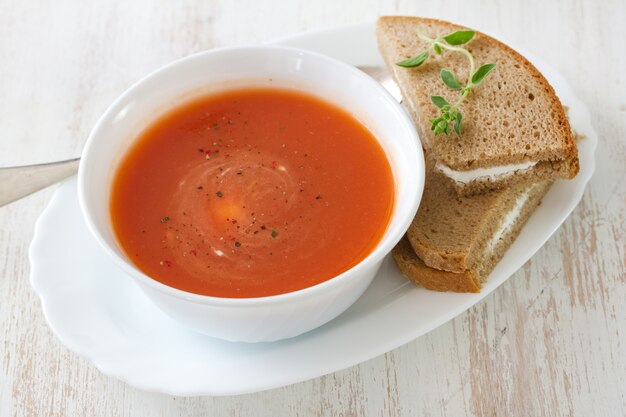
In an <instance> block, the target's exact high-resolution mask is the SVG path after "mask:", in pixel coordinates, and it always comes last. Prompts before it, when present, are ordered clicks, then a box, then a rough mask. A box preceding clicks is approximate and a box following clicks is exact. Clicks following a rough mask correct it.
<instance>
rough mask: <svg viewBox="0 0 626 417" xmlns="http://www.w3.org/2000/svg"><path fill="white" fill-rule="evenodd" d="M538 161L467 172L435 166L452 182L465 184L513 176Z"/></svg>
mask: <svg viewBox="0 0 626 417" xmlns="http://www.w3.org/2000/svg"><path fill="white" fill-rule="evenodd" d="M538 163H539V161H529V162H522V163H521V164H511V165H500V166H495V167H491V168H476V169H472V170H469V171H456V170H454V169H451V168H450V167H447V166H445V165H443V164H441V163H439V162H437V164H436V165H435V168H437V169H438V170H439V171H441V172H443V173H444V174H445V175H447V176H448V177H450V178H452V179H453V180H454V181H457V182H462V183H464V184H467V183H468V182H471V181H474V180H477V179H486V178H489V179H490V180H496V179H500V178H503V177H507V176H509V175H513V174H515V172H517V171H525V170H527V169H530V168H532V167H534V166H535V165H537V164H538Z"/></svg>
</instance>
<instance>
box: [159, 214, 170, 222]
mask: <svg viewBox="0 0 626 417" xmlns="http://www.w3.org/2000/svg"><path fill="white" fill-rule="evenodd" d="M169 221H170V218H169V217H168V216H165V217H163V218H161V223H165V222H169Z"/></svg>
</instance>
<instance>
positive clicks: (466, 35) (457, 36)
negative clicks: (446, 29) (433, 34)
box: [443, 30, 476, 45]
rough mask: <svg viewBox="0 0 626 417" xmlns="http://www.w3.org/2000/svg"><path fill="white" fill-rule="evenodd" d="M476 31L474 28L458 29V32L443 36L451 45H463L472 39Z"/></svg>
mask: <svg viewBox="0 0 626 417" xmlns="http://www.w3.org/2000/svg"><path fill="white" fill-rule="evenodd" d="M475 34H476V32H474V31H473V30H457V31H456V32H452V33H450V34H448V35H446V36H444V37H443V38H444V39H445V40H446V42H448V43H449V44H450V45H463V44H464V43H467V42H469V41H471V40H472V38H473V37H474V35H475Z"/></svg>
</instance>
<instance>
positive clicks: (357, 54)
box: [30, 23, 597, 395]
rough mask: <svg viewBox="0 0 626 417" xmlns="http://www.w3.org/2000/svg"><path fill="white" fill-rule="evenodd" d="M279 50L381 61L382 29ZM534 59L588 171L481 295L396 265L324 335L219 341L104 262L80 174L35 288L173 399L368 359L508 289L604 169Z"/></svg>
mask: <svg viewBox="0 0 626 417" xmlns="http://www.w3.org/2000/svg"><path fill="white" fill-rule="evenodd" d="M278 43H281V44H284V45H292V46H297V47H302V48H308V49H313V50H316V51H319V52H322V53H325V54H328V55H331V56H334V57H336V58H339V59H342V60H344V61H346V62H348V63H351V64H354V65H383V63H382V60H381V58H380V57H379V55H378V53H377V51H376V44H375V38H374V25H373V23H367V24H361V25H353V26H344V27H340V28H336V29H330V30H324V31H318V32H313V33H307V34H302V35H298V36H294V37H291V38H287V39H283V40H281V41H279V42H278ZM355 45H358V47H355ZM526 56H527V57H529V58H530V59H531V61H533V62H534V63H535V65H537V67H538V68H539V70H540V71H542V72H543V73H544V74H545V75H546V77H547V78H548V80H549V81H550V82H551V83H552V85H553V86H554V88H555V90H556V91H557V93H558V95H559V97H560V98H561V100H562V101H563V103H564V104H565V105H567V106H569V108H570V110H569V115H570V118H571V120H572V125H573V127H574V128H575V129H576V130H577V131H578V132H581V133H583V134H585V135H586V136H587V138H586V139H585V140H583V141H582V142H580V143H579V152H580V173H579V175H578V176H577V177H576V179H574V180H573V181H562V182H558V183H556V184H555V185H554V186H553V187H552V189H551V190H550V192H549V193H548V195H547V196H546V197H545V199H544V201H543V204H542V205H541V206H540V207H539V208H538V209H537V211H536V212H535V213H534V214H533V216H532V217H531V218H530V220H529V221H528V223H527V225H526V226H525V227H524V229H523V230H522V232H521V234H520V236H519V237H518V239H517V240H516V241H515V242H514V243H513V245H512V246H511V248H510V249H509V250H508V251H507V252H506V254H505V255H504V258H503V259H502V261H500V263H499V264H498V265H497V266H496V268H495V269H494V271H493V272H492V274H491V276H490V277H489V280H488V281H487V283H486V285H485V287H484V288H483V290H482V292H481V293H480V294H454V293H436V292H430V291H426V290H424V289H421V288H417V287H415V286H413V285H412V284H410V283H409V282H408V281H407V280H406V279H404V278H403V277H402V276H400V274H399V273H398V270H397V269H396V267H395V265H394V264H393V262H392V261H391V260H390V259H389V258H387V260H386V261H385V263H384V264H383V267H382V268H381V271H380V273H379V274H378V276H377V277H376V279H375V280H374V283H373V284H372V285H371V287H370V288H369V289H368V290H367V292H366V293H365V295H364V296H363V297H362V298H361V299H360V300H359V301H358V302H357V303H355V304H354V305H353V306H352V307H351V308H350V309H349V310H348V311H347V312H346V313H344V314H343V315H341V316H340V317H339V318H337V319H335V320H333V321H332V322H330V323H328V324H326V325H325V326H323V327H321V328H319V329H317V330H314V331H312V332H309V333H307V334H304V335H302V336H299V337H297V338H294V339H290V340H286V341H281V342H276V343H261V344H238V343H229V342H224V341H220V340H216V339H212V338H209V337H206V336H202V335H199V334H195V333H192V332H189V331H186V330H184V329H182V328H180V327H179V326H178V325H177V324H176V323H175V322H173V321H172V320H171V319H169V318H168V317H166V316H165V315H164V314H163V313H161V312H160V311H159V310H157V309H156V307H154V306H153V305H152V304H151V303H150V302H149V301H148V300H147V299H146V297H145V296H144V295H143V294H142V293H141V292H140V290H139V289H138V288H137V287H135V284H134V283H133V281H132V280H131V279H130V278H127V277H125V276H124V275H123V274H122V273H121V271H119V270H118V269H117V268H116V267H115V266H114V265H113V263H112V262H111V261H110V260H109V259H108V258H107V257H106V255H105V254H104V253H103V252H102V250H101V249H100V247H99V246H98V245H97V243H96V242H95V241H94V239H93V238H92V237H91V236H90V235H89V233H88V231H87V229H86V226H85V225H84V224H83V221H82V219H81V214H80V210H79V207H78V200H77V195H76V179H75V178H73V179H70V180H68V181H66V182H65V183H63V184H62V185H61V186H60V187H59V189H58V190H57V192H56V194H55V195H54V197H53V199H52V201H51V203H50V205H49V206H48V208H47V209H46V210H45V211H44V213H43V214H42V215H41V218H40V219H39V221H38V222H37V226H36V230H35V237H34V239H33V243H32V245H31V248H30V259H31V265H32V269H31V283H32V285H33V287H34V288H35V291H36V292H37V293H38V294H39V296H40V297H41V301H42V304H43V310H44V314H45V316H46V319H47V321H48V323H49V324H50V327H51V328H52V331H53V332H54V333H55V334H56V335H57V336H58V337H59V339H60V340H61V341H62V342H63V343H64V344H65V345H66V346H67V347H68V348H69V349H71V350H72V351H74V352H76V353H78V354H80V355H82V356H84V357H86V358H88V359H90V360H92V361H93V362H94V363H95V365H96V366H97V367H98V368H99V369H100V370H101V371H102V372H103V373H105V374H107V375H110V376H112V377H115V378H118V379H121V380H123V381H126V382H127V383H129V384H131V385H133V386H135V387H138V388H142V389H145V390H149V391H160V392H165V393H169V394H175V395H228V394H241V393H248V392H254V391H261V390H265V389H269V388H274V387H279V386H282V385H287V384H292V383H295V382H299V381H303V380H306V379H310V378H314V377H317V376H321V375H324V374H328V373H330V372H334V371H337V370H340V369H343V368H346V367H349V366H352V365H355V364H358V363H360V362H363V361H366V360H368V359H370V358H373V357H375V356H377V355H380V354H382V353H385V352H387V351H389V350H391V349H394V348H396V347H398V346H400V345H402V344H404V343H407V342H409V341H411V340H413V339H415V338H416V337H418V336H420V335H423V334H424V333H426V332H428V331H430V330H432V329H434V328H436V327H437V326H440V325H441V324H443V323H445V322H446V321H448V320H450V319H452V318H454V317H455V316H457V315H458V314H460V313H462V312H463V311H465V310H466V309H467V308H469V307H471V306H472V305H474V304H475V303H477V302H478V301H480V300H481V299H482V298H483V297H485V296H487V295H488V294H489V293H490V292H491V291H493V290H494V289H495V288H497V287H498V286H499V285H500V284H502V283H503V282H504V281H505V280H506V279H507V278H508V277H510V276H511V275H512V274H513V273H514V272H515V271H516V270H517V269H518V268H520V267H521V266H522V265H523V264H524V263H525V262H526V261H527V260H528V259H529V258H530V257H531V256H532V255H533V254H534V253H535V252H536V251H537V250H538V249H539V248H540V247H541V246H542V245H543V244H544V243H545V242H546V240H547V239H548V238H549V237H550V235H552V233H554V231H555V230H556V229H557V228H558V227H559V225H560V224H561V223H562V222H563V221H564V220H565V218H566V217H567V216H568V215H569V214H570V213H571V211H572V210H573V209H574V207H576V205H577V204H578V201H579V200H580V198H581V196H582V194H583V191H584V189H585V185H586V184H587V182H588V181H589V178H590V177H591V174H592V173H593V170H594V151H595V147H596V143H597V137H596V133H595V132H594V130H593V128H592V127H591V123H590V120H589V113H588V111H587V109H586V108H585V106H584V105H583V104H582V103H581V102H580V101H579V100H578V99H577V98H576V97H575V96H574V93H573V92H572V90H571V88H570V87H569V86H568V85H567V83H566V82H565V80H564V79H563V78H562V77H561V76H560V75H559V74H558V73H557V72H556V71H555V70H554V69H553V68H551V67H549V66H548V65H547V64H545V63H544V62H543V61H541V60H539V59H536V58H534V57H532V56H531V55H530V54H526ZM407 317H410V320H409V319H407Z"/></svg>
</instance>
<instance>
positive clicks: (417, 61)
mask: <svg viewBox="0 0 626 417" xmlns="http://www.w3.org/2000/svg"><path fill="white" fill-rule="evenodd" d="M426 58H428V51H424V52H422V53H421V54H419V55H415V56H414V57H411V58H409V59H405V60H404V61H400V62H396V65H397V66H399V67H404V68H416V67H419V66H420V65H422V64H423V63H424V61H426Z"/></svg>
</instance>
